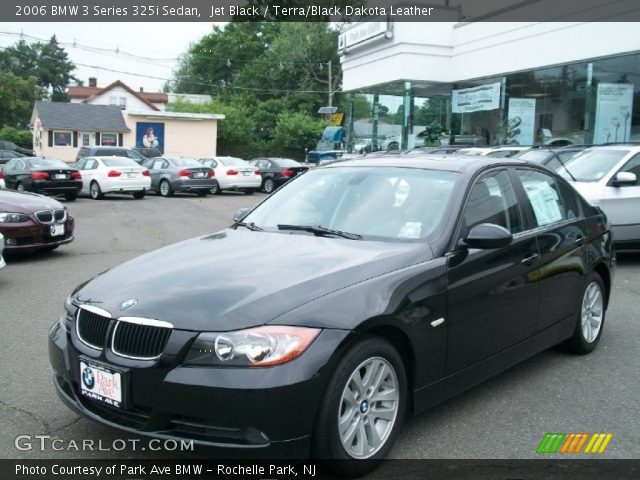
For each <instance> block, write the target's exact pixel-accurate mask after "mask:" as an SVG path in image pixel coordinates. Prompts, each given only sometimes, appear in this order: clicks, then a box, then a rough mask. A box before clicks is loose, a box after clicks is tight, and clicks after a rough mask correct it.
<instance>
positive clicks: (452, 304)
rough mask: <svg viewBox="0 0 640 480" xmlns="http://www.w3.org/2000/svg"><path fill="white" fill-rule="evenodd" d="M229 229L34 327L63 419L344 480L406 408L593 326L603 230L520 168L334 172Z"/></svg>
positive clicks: (576, 201)
mask: <svg viewBox="0 0 640 480" xmlns="http://www.w3.org/2000/svg"><path fill="white" fill-rule="evenodd" d="M236 220H237V221H236V223H235V224H234V225H233V226H231V227H230V228H228V229H226V230H223V231H221V232H218V233H214V234H210V235H205V236H202V237H199V238H195V239H192V240H190V241H186V242H182V243H179V244H176V245H174V246H172V247H171V246H170V247H165V248H163V249H161V250H158V251H156V252H152V253H148V254H146V255H144V256H142V257H139V258H137V259H134V260H131V261H129V262H127V263H124V264H123V265H120V266H119V267H116V268H114V269H113V270H111V271H109V272H106V273H103V274H101V275H99V276H97V277H95V278H94V279H93V280H91V281H90V282H88V283H83V284H82V285H81V286H80V287H78V288H77V289H76V290H74V291H73V292H72V294H71V295H70V296H69V298H68V299H67V302H66V308H67V311H66V314H65V315H64V316H62V317H61V319H60V320H59V321H58V322H56V323H55V324H54V325H53V326H52V328H51V330H50V332H49V351H50V360H51V363H52V365H53V368H54V371H55V385H56V389H57V392H58V394H59V396H60V397H61V398H62V400H63V401H64V402H65V403H66V404H67V405H68V406H70V407H71V408H72V409H74V410H75V411H77V412H79V413H81V414H83V415H84V416H86V417H89V418H92V419H94V420H97V421H99V422H102V423H104V424H107V425H111V426H114V427H118V428H120V429H122V430H125V431H127V432H135V433H140V434H144V435H150V436H157V437H160V438H166V436H170V437H174V438H190V439H195V442H196V443H199V444H204V445H209V446H215V447H218V448H223V449H224V448H225V447H226V448H227V449H228V452H231V453H232V454H233V455H235V456H237V455H241V456H252V455H276V456H282V457H283V458H298V457H300V456H307V455H313V456H314V457H318V458H330V459H338V460H340V459H347V460H358V461H357V462H349V463H342V462H340V463H338V462H336V463H334V464H333V468H335V469H340V470H341V473H343V474H345V473H346V474H350V475H361V474H363V473H365V472H366V471H367V470H369V469H371V468H372V467H373V466H375V464H376V462H377V461H380V460H381V459H382V458H384V457H385V456H386V455H387V453H388V452H389V451H390V449H391V447H392V445H393V443H394V441H395V439H396V437H397V435H398V432H399V430H400V426H401V424H402V421H403V418H404V417H405V414H407V413H415V412H419V411H422V410H424V409H426V408H427V407H429V406H431V405H433V404H435V403H437V402H439V401H441V400H443V399H445V398H448V397H449V396H451V395H453V394H454V393H457V392H460V391H462V390H464V389H466V388H469V387H470V386H472V385H475V384H477V383H478V382H480V381H481V380H483V379H486V378H488V377H490V376H492V375H495V374H497V373H499V372H501V371H503V370H505V369H506V368H509V367H510V366H512V365H514V364H516V363H518V362H520V361H522V360H524V359H526V358H528V357H530V356H532V355H534V354H536V353H538V352H541V351H543V350H545V349H547V348H549V347H551V346H554V345H556V344H560V343H562V344H563V345H564V346H565V347H566V348H567V349H568V350H570V351H573V352H576V353H581V354H585V353H589V352H590V351H592V350H593V349H594V348H595V347H596V345H597V344H598V341H599V339H600V338H601V335H602V332H603V326H604V319H605V309H606V308H607V304H608V301H609V295H610V292H611V282H612V275H613V267H614V255H613V253H612V247H611V235H610V233H609V225H608V222H607V219H606V217H605V215H604V214H603V213H602V211H601V210H600V209H598V208H596V207H593V206H591V205H589V204H588V203H587V202H586V201H585V200H584V199H583V198H582V197H580V195H579V194H578V193H577V192H576V191H575V190H574V189H572V188H571V187H570V186H569V184H567V183H566V182H565V180H564V179H562V178H561V177H560V176H558V175H555V174H554V173H551V172H549V171H548V170H546V169H544V168H542V167H538V166H535V165H530V164H527V163H526V162H522V161H517V160H510V159H509V160H505V159H490V158H489V159H487V158H470V157H458V156H456V155H450V156H447V157H434V156H427V155H425V156H423V157H416V156H412V157H407V156H406V155H405V156H399V157H377V158H375V159H371V160H366V159H359V160H353V161H345V162H340V163H335V164H333V165H328V166H326V167H322V168H317V169H312V170H310V171H309V172H307V173H305V174H304V175H301V176H300V177H299V178H297V179H295V180H294V181H292V182H291V183H289V184H287V185H285V186H284V187H282V188H281V189H280V190H278V191H277V192H275V193H274V194H273V195H271V196H270V197H269V198H267V199H266V200H265V201H264V202H262V203H261V204H260V205H258V206H257V207H255V208H254V209H253V210H252V211H250V212H249V213H248V214H246V211H245V212H238V213H237V215H236ZM274 252H275V254H274ZM584 367H585V368H588V363H587V364H585V365H584ZM97 375H100V376H101V377H102V378H103V379H104V382H103V383H101V384H98V382H96V381H95V378H96V376H97ZM102 384H105V385H109V386H110V388H109V389H105V388H103V386H102ZM364 460H367V461H366V462H364Z"/></svg>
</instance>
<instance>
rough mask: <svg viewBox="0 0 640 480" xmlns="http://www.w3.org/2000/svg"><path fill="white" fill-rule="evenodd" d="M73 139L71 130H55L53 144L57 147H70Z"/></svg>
mask: <svg viewBox="0 0 640 480" xmlns="http://www.w3.org/2000/svg"><path fill="white" fill-rule="evenodd" d="M72 141H73V139H72V134H71V132H53V145H54V146H55V147H68V146H70V145H71V143H72Z"/></svg>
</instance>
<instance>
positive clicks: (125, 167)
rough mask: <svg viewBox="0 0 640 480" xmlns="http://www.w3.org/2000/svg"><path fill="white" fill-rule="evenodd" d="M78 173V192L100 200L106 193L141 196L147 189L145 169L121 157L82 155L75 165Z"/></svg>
mask: <svg viewBox="0 0 640 480" xmlns="http://www.w3.org/2000/svg"><path fill="white" fill-rule="evenodd" d="M75 168H76V169H78V170H79V171H80V174H81V175H82V193H85V194H89V195H90V196H91V198H93V199H94V200H101V199H102V198H104V195H105V194H106V193H127V194H132V195H133V198H138V199H139V198H144V196H145V194H146V192H147V190H149V188H151V176H150V174H149V170H147V169H146V168H144V167H141V166H140V165H138V164H137V163H136V162H135V161H134V160H132V159H130V158H125V157H86V158H83V159H81V160H79V161H78V162H77V163H76V164H75Z"/></svg>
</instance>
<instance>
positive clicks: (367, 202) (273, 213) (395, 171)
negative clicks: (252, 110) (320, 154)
mask: <svg viewBox="0 0 640 480" xmlns="http://www.w3.org/2000/svg"><path fill="white" fill-rule="evenodd" d="M459 177H460V174H458V173H455V172H448V171H440V170H424V169H419V168H399V167H393V168H392V167H382V168H381V167H375V168H373V167H338V168H335V167H328V168H320V169H317V170H311V171H309V172H307V173H305V174H304V175H302V176H301V177H299V178H297V179H295V180H294V181H292V182H290V183H288V184H286V185H285V186H284V187H283V188H281V189H280V190H278V191H277V192H276V193H274V194H273V195H272V196H271V197H269V198H268V199H267V200H266V201H265V202H264V203H262V204H261V205H260V206H259V207H257V208H256V209H255V210H254V211H253V212H251V213H250V214H249V215H248V216H247V217H246V218H245V219H244V222H245V223H247V224H251V223H253V224H254V225H255V226H257V227H260V228H262V229H264V230H271V231H277V230H278V226H279V225H280V227H281V229H282V227H283V226H313V227H318V226H320V227H323V228H326V229H331V230H338V231H340V232H347V233H351V234H357V235H361V236H362V237H363V238H364V239H365V240H366V239H373V240H394V241H412V240H418V239H423V238H425V237H427V236H429V235H430V234H431V233H432V232H434V230H435V229H436V227H437V226H438V224H439V223H440V221H441V220H442V218H443V216H444V213H445V211H446V208H447V205H448V204H449V200H450V198H451V193H452V191H453V188H454V184H455V183H456V181H457V179H458V178H459ZM283 230H289V229H287V228H284V229H283ZM289 233H290V232H289Z"/></svg>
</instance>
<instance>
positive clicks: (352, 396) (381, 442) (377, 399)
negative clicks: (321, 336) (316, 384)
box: [312, 336, 407, 477]
mask: <svg viewBox="0 0 640 480" xmlns="http://www.w3.org/2000/svg"><path fill="white" fill-rule="evenodd" d="M406 404H407V378H406V373H405V368H404V364H403V362H402V358H401V357H400V355H399V354H398V352H397V351H396V349H395V348H394V346H393V345H391V344H390V343H389V342H388V341H386V340H384V339H383V338H380V337H377V336H366V337H364V338H363V339H362V340H361V341H359V342H358V343H356V344H355V345H354V346H352V347H351V348H350V349H349V350H348V351H347V352H346V353H345V354H344V356H343V357H342V358H341V359H340V361H339V363H338V366H337V367H336V369H335V371H334V372H333V374H332V376H331V378H330V380H329V382H328V384H327V388H326V390H325V392H324V395H323V397H322V399H321V401H320V405H319V408H318V415H317V417H316V424H315V431H314V435H313V440H312V442H313V443H312V445H313V455H314V457H315V458H322V459H328V460H329V462H330V463H328V467H329V469H330V470H331V471H332V472H333V473H335V474H338V475H340V476H350V477H355V476H362V475H364V474H366V473H367V472H370V471H372V470H374V469H375V468H377V467H378V465H379V464H380V462H382V460H383V459H384V458H385V457H386V456H387V454H388V453H389V451H390V450H391V447H392V446H393V444H394V442H395V440H396V437H397V436H398V432H399V431H400V427H401V425H402V421H403V418H404V414H405V410H406ZM332 460H333V462H331V461H332ZM345 460H350V461H345Z"/></svg>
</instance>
